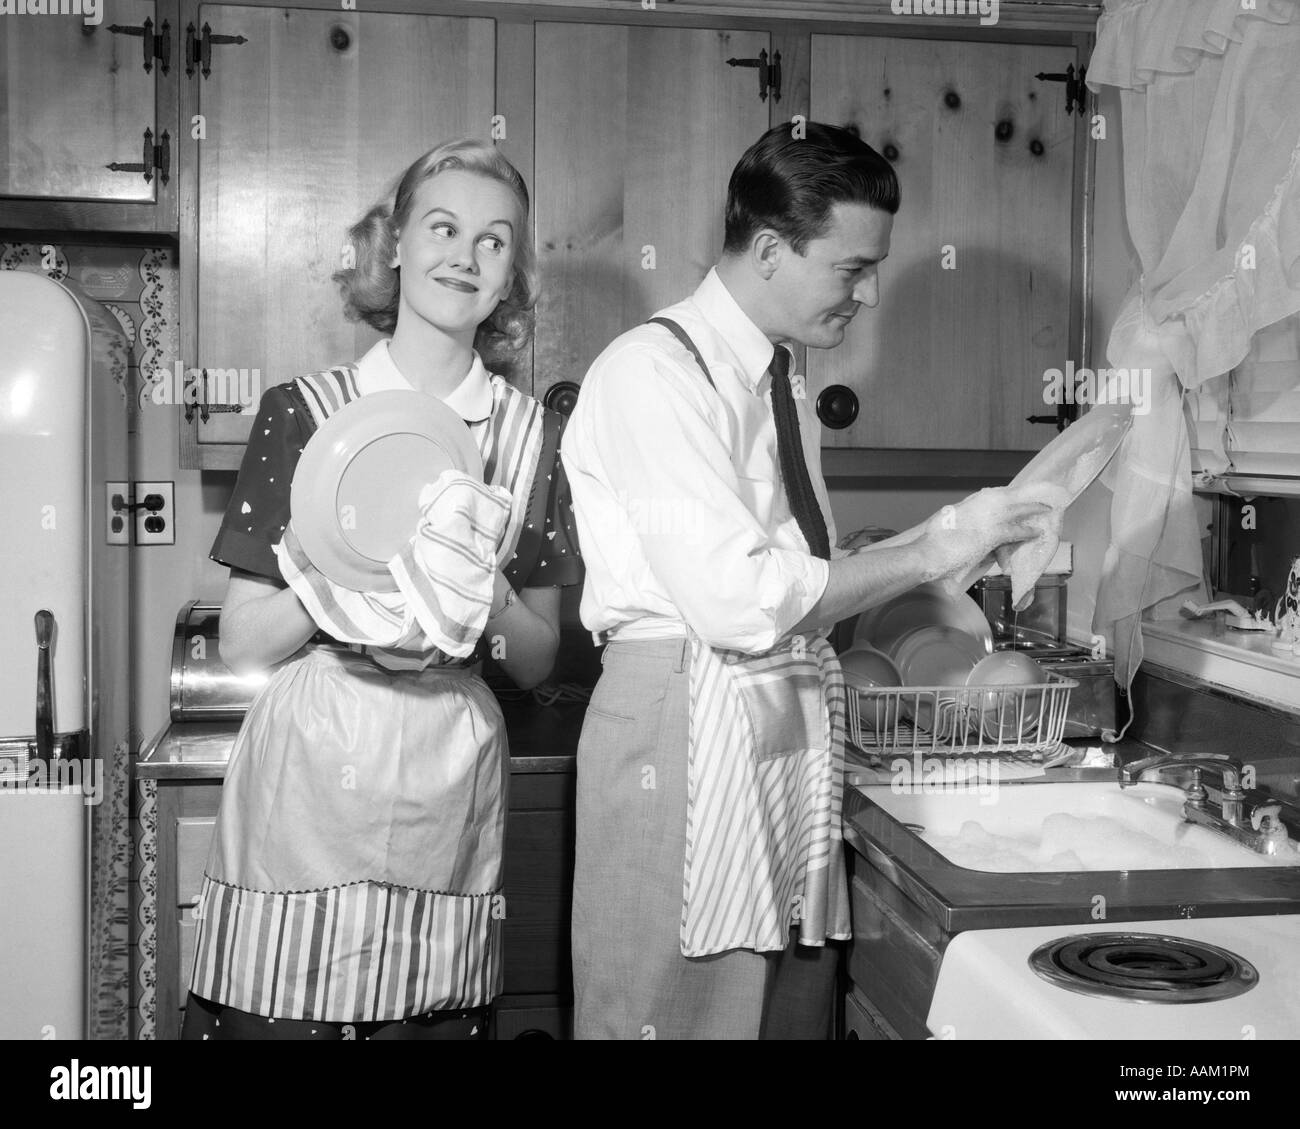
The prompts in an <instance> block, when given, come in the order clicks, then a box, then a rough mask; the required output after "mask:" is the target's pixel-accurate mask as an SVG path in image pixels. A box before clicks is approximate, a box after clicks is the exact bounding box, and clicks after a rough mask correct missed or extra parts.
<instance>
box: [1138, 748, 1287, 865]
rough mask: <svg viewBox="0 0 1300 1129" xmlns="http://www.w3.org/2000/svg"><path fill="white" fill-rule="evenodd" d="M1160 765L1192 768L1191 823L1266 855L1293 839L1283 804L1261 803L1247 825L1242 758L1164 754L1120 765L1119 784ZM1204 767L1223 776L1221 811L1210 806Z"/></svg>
mask: <svg viewBox="0 0 1300 1129" xmlns="http://www.w3.org/2000/svg"><path fill="white" fill-rule="evenodd" d="M1160 768H1189V769H1191V770H1192V783H1191V787H1189V788H1188V789H1187V799H1186V801H1185V802H1184V803H1183V818H1184V819H1185V820H1187V821H1188V822H1189V823H1197V824H1200V825H1201V826H1202V827H1209V828H1211V829H1212V830H1214V831H1218V832H1220V833H1222V834H1224V835H1227V836H1228V837H1229V838H1231V839H1233V840H1235V841H1236V842H1238V843H1241V844H1242V845H1243V846H1246V847H1249V848H1250V849H1251V850H1252V851H1256V852H1258V853H1259V854H1263V855H1275V854H1277V853H1278V850H1279V848H1282V847H1285V846H1286V845H1287V844H1288V843H1289V842H1290V840H1289V839H1288V838H1287V831H1286V826H1285V824H1283V822H1282V819H1281V811H1282V808H1281V805H1280V804H1276V803H1263V804H1257V805H1256V806H1255V810H1254V811H1253V812H1251V816H1250V821H1249V824H1247V822H1246V820H1245V819H1244V812H1245V803H1246V793H1245V792H1244V791H1243V790H1242V787H1241V777H1242V768H1241V762H1240V761H1237V760H1234V759H1233V758H1232V757H1229V756H1224V755H1223V754H1222V753H1198V754H1195V755H1192V756H1179V755H1178V754H1177V753H1160V754H1157V755H1156V756H1151V757H1143V758H1142V759H1141V760H1136V761H1132V762H1130V763H1129V764H1125V765H1120V768H1119V786H1120V787H1121V788H1127V787H1128V786H1129V785H1130V784H1136V783H1137V782H1138V780H1139V779H1141V777H1142V774H1143V773H1144V772H1152V771H1154V770H1156V769H1160ZM1204 768H1209V769H1213V770H1214V771H1215V772H1217V773H1218V774H1219V776H1220V777H1221V778H1222V779H1223V789H1222V792H1221V795H1220V802H1219V811H1218V812H1217V813H1216V812H1213V811H1211V810H1210V809H1209V807H1208V806H1207V805H1206V801H1207V799H1208V798H1209V797H1208V794H1207V793H1206V791H1205V788H1204V786H1203V785H1202V784H1201V770H1202V769H1204Z"/></svg>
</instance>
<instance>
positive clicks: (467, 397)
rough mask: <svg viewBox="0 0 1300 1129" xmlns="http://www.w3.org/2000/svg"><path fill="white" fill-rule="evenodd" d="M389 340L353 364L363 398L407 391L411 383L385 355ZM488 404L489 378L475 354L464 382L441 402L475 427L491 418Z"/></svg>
mask: <svg viewBox="0 0 1300 1129" xmlns="http://www.w3.org/2000/svg"><path fill="white" fill-rule="evenodd" d="M389 340H390V339H389V338H387V337H385V338H384V339H383V340H381V341H376V342H375V344H374V345H373V346H372V347H371V349H370V351H369V352H368V353H366V355H365V356H364V357H362V358H361V359H360V360H359V361H357V388H358V390H359V391H360V392H361V394H362V395H363V396H364V395H366V394H367V393H369V392H388V391H393V390H397V391H406V390H408V389H411V382H410V381H409V380H407V379H406V377H404V376H403V375H402V372H401V370H400V369H399V368H398V367H397V364H396V362H395V361H394V360H393V358H392V357H391V356H390V355H389V352H388V342H389ZM492 402H493V396H492V375H491V373H489V372H488V370H487V369H486V368H484V366H483V361H482V359H481V358H480V357H479V355H478V353H475V354H474V363H473V364H472V365H470V367H469V372H468V373H466V374H465V379H464V380H462V381H461V382H460V383H459V384H458V385H457V386H456V387H455V388H454V389H453V390H452V392H451V394H450V395H449V396H447V397H445V398H444V400H443V403H445V404H446V405H447V407H449V408H451V410H452V411H454V412H455V413H456V414H457V415H458V416H460V418H461V419H463V420H464V421H465V422H466V423H479V422H480V421H481V420H485V419H487V417H488V416H490V415H491V414H492Z"/></svg>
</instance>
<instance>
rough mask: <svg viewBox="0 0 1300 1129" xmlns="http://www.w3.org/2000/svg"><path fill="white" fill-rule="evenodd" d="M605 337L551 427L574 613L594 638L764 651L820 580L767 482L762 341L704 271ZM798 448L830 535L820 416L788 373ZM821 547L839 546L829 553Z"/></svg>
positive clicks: (783, 502)
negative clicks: (560, 467)
mask: <svg viewBox="0 0 1300 1129" xmlns="http://www.w3.org/2000/svg"><path fill="white" fill-rule="evenodd" d="M660 314H661V315H662V316H664V317H667V318H670V319H672V320H673V321H675V322H677V324H678V325H680V326H681V327H682V328H683V329H684V330H685V331H686V332H687V334H688V335H689V336H690V337H691V339H692V340H693V341H694V342H695V346H696V348H697V349H699V351H700V353H701V354H702V355H703V357H704V360H705V363H706V364H707V365H708V367H709V373H710V375H711V376H712V377H713V381H714V384H715V385H716V386H717V391H716V392H715V391H714V390H713V389H712V388H710V387H709V384H708V381H707V380H706V378H705V376H704V373H703V372H701V371H700V367H699V365H698V364H697V363H696V362H695V359H694V358H693V357H692V356H691V354H690V353H689V352H688V351H687V350H686V349H685V348H684V347H683V346H682V345H681V344H680V343H679V342H678V341H677V340H676V338H675V337H673V336H672V335H670V334H669V332H668V330H666V329H665V328H664V327H662V326H657V325H641V326H637V327H636V328H635V329H632V330H629V331H628V332H627V333H624V334H623V335H622V336H620V337H618V338H617V339H615V340H614V342H613V343H612V344H610V346H609V347H608V348H607V349H605V351H604V352H603V353H601V355H600V356H599V357H597V358H596V361H595V363H594V364H593V365H592V366H591V369H590V371H589V372H588V373H587V376H586V379H585V380H584V381H583V385H582V392H581V394H580V395H579V397H578V402H577V407H576V408H575V409H574V412H573V415H572V417H571V418H570V420H569V423H568V426H567V428H566V430H565V434H564V442H563V446H562V457H563V459H564V466H565V470H566V471H567V473H568V476H569V483H570V486H571V488H572V490H573V501H574V511H575V514H576V516H577V521H578V538H579V541H580V543H581V545H582V555H583V560H584V561H585V563H586V567H587V576H586V584H585V586H584V588H583V593H582V604H581V609H580V613H581V616H582V622H583V624H584V625H585V626H586V627H587V628H588V629H589V630H590V631H592V632H593V633H594V634H595V635H596V636H597V638H598V639H600V638H602V637H604V638H617V639H624V640H626V639H634V638H635V639H652V638H664V637H672V636H680V635H683V634H685V624H687V623H689V624H690V626H691V628H692V629H693V630H694V632H695V633H696V634H697V635H698V636H699V637H700V638H701V639H702V640H703V641H704V642H705V643H707V644H709V645H710V646H713V647H725V648H730V649H733V650H738V651H744V652H747V653H751V654H753V653H758V652H762V651H766V650H770V649H771V648H772V647H774V646H775V645H776V644H777V642H778V641H779V640H780V639H781V638H782V637H783V636H785V635H788V634H789V633H790V631H791V630H792V629H793V628H794V626H795V625H796V624H798V623H799V621H800V620H802V619H803V618H804V616H805V615H807V613H808V612H809V611H810V610H811V608H812V607H813V606H814V605H815V604H816V603H817V601H818V599H819V598H820V597H821V595H822V593H823V591H824V590H825V588H826V581H827V578H828V575H829V569H828V566H827V563H826V562H825V561H823V560H820V559H819V558H817V557H814V556H813V555H812V554H811V553H810V551H809V548H808V542H807V541H806V540H805V538H804V536H803V534H802V532H801V531H800V529H799V524H798V522H797V521H796V520H795V517H794V515H793V513H792V512H791V510H790V505H789V502H788V500H787V498H786V494H785V490H784V488H783V487H782V485H781V471H780V464H779V462H778V460H777V446H776V425H775V423H774V421H773V418H772V408H771V403H770V401H771V394H770V385H771V377H770V376H769V375H768V374H767V367H768V365H769V363H770V362H771V359H772V344H771V342H770V341H768V339H767V337H766V336H765V335H764V334H763V333H762V331H761V330H759V328H758V327H757V326H756V325H755V324H754V323H753V322H752V321H751V320H750V319H749V317H748V316H747V315H746V314H745V313H744V312H743V311H742V310H741V308H740V307H739V306H738V305H737V304H736V301H735V299H734V298H732V296H731V294H730V293H729V292H728V290H727V288H726V286H725V285H724V284H723V282H722V280H721V279H720V278H719V277H718V275H717V272H716V271H713V270H711V271H709V273H708V275H707V277H706V278H705V279H704V281H703V282H702V283H701V284H700V287H699V289H698V290H696V292H695V293H694V294H693V295H692V296H691V297H690V298H688V299H686V300H685V301H684V302H679V303H678V304H677V305H675V306H670V307H668V308H667V309H665V310H661V311H660ZM791 385H792V387H793V389H794V396H795V408H796V411H797V412H798V416H799V425H800V432H801V437H802V440H803V449H804V457H805V459H806V460H807V463H808V471H809V474H810V476H811V478H812V483H813V489H814V491H815V493H816V496H817V501H818V504H819V505H820V506H821V510H822V514H823V516H824V517H825V519H826V528H827V531H828V532H829V534H830V542H831V544H832V545H834V544H835V541H836V534H835V524H834V520H833V518H832V516H831V510H830V502H829V499H828V497H827V494H826V484H825V482H824V481H823V479H822V475H821V437H820V425H819V424H818V421H817V418H816V416H815V414H814V413H813V412H812V410H811V408H810V406H809V404H808V401H807V399H806V396H805V393H804V381H803V378H802V377H800V376H795V375H792V376H791ZM835 555H839V554H838V553H837V554H835Z"/></svg>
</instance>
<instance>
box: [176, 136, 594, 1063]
mask: <svg viewBox="0 0 1300 1129" xmlns="http://www.w3.org/2000/svg"><path fill="white" fill-rule="evenodd" d="M527 219H528V193H527V189H526V188H525V186H524V183H523V180H522V178H521V177H520V176H519V173H518V172H517V171H516V170H515V169H514V168H513V166H511V165H510V163H509V162H508V161H506V160H505V159H504V158H503V157H502V156H501V155H500V154H499V153H497V151H496V150H495V149H494V148H493V147H492V146H491V145H488V144H484V143H482V142H478V141H472V140H459V141H452V142H449V143H447V144H445V145H441V146H439V147H438V148H436V149H434V150H433V151H431V152H430V153H427V154H426V155H425V156H423V157H421V158H420V159H419V160H418V161H416V162H415V163H414V164H413V165H412V166H411V167H410V168H409V169H408V170H407V171H406V173H405V174H404V175H403V176H402V178H401V180H400V182H399V184H398V187H397V190H396V193H395V195H394V197H393V199H392V201H391V203H387V202H386V203H384V204H380V205H378V206H376V207H375V208H373V209H371V211H370V212H368V213H367V214H366V216H365V217H363V218H362V220H361V221H360V222H359V223H358V224H357V225H356V226H355V227H353V229H352V231H351V240H352V248H353V251H354V253H355V262H354V264H352V265H349V266H348V268H347V269H345V270H342V271H339V272H338V273H337V274H336V275H335V276H334V277H335V279H336V280H337V281H338V282H339V284H340V287H341V289H342V291H343V293H344V299H345V304H346V307H347V313H348V316H349V317H350V318H352V319H361V320H364V321H365V322H367V323H368V324H370V325H372V326H374V327H375V328H376V329H378V330H380V331H381V332H385V333H391V334H392V337H391V339H385V340H382V341H380V342H379V343H378V344H377V345H375V346H374V348H373V349H371V350H370V351H369V352H368V353H366V355H365V356H364V357H362V358H361V359H360V360H359V361H358V362H357V363H356V364H354V365H349V366H345V367H343V368H340V369H334V370H331V371H330V372H325V373H315V374H312V375H311V376H307V377H303V378H301V379H299V380H297V381H294V382H293V383H292V384H285V385H280V386H278V387H276V388H272V389H271V390H270V391H268V392H267V393H266V395H265V396H263V398H262V402H261V404H260V405H259V408H258V414H257V419H256V422H255V424H254V426H253V428H252V433H251V436H250V441H249V445H248V449H247V451H246V453H245V455H244V460H243V464H242V467H241V469H240V474H239V481H238V483H237V485H236V487H235V493H234V496H233V498H232V499H231V502H230V507H229V509H228V510H227V512H226V517H225V521H224V523H223V525H222V527H221V531H220V533H219V534H218V536H217V541H216V544H215V545H214V547H213V550H212V557H213V559H214V560H217V561H220V562H221V563H224V564H226V565H229V566H230V570H231V571H230V580H229V584H228V587H227V590H226V598H225V602H224V604H223V606H222V614H221V654H222V658H223V659H224V660H225V661H226V663H227V665H229V666H230V667H231V668H232V669H235V670H246V669H251V668H258V667H267V666H272V665H274V664H276V663H281V662H283V665H281V666H280V667H279V668H278V669H277V670H276V671H275V672H274V673H273V675H272V676H271V678H270V680H269V682H268V684H267V685H266V687H265V688H264V689H263V690H262V692H261V693H260V694H259V696H258V697H257V699H256V701H254V703H253V704H252V706H251V707H250V709H249V712H248V716H247V717H246V719H245V721H244V725H243V728H242V729H241V730H240V734H239V738H238V740H237V741H236V744H235V749H234V752H233V754H232V756H231V761H230V766H229V769H228V771H227V774H226V782H225V787H224V790H223V795H222V804H221V811H220V814H219V816H218V820H217V831H216V836H215V839H214V842H213V847H212V851H211V854H210V856H209V859H208V867H207V871H206V873H205V877H204V884H203V891H202V894H201V898H200V904H199V906H198V907H196V915H197V916H198V919H199V935H198V939H197V943H196V957H195V966H194V971H193V977H192V979H191V984H190V988H191V992H190V996H189V1003H188V1006H187V1009H186V1016H185V1024H184V1030H183V1034H182V1037H183V1038H191V1039H199V1038H241V1037H247V1038H285V1037H288V1038H318V1039H339V1038H376V1039H378V1038H403V1037H409V1038H474V1037H477V1038H482V1037H483V1036H484V1035H485V1032H486V1022H485V1021H486V1009H487V1005H488V1003H489V1002H490V1001H491V999H492V997H493V996H494V995H495V994H496V992H497V991H498V990H499V987H500V981H501V939H500V927H501V918H502V916H503V910H504V902H503V899H502V896H501V893H500V888H501V841H502V831H503V825H504V818H505V790H506V780H507V768H508V763H507V755H508V754H507V750H506V741H505V733H504V727H503V722H502V717H501V712H500V710H499V708H498V707H497V704H496V701H495V699H494V698H493V696H492V694H491V692H490V691H489V690H488V689H487V687H486V685H485V684H484V683H483V681H482V680H481V679H480V678H479V677H478V675H477V673H476V672H475V671H474V670H473V669H471V667H470V663H472V662H473V659H469V660H463V661H453V660H450V659H449V658H448V657H447V656H445V655H443V654H441V653H440V652H437V651H433V652H430V653H424V654H414V655H413V654H411V653H410V652H409V651H397V650H388V651H385V650H380V649H375V648H355V647H353V648H350V649H349V648H344V647H343V646H342V645H341V644H339V645H334V646H329V645H326V646H320V647H316V648H313V649H311V650H305V649H304V645H305V644H306V643H307V642H308V640H309V639H311V638H312V637H313V636H314V635H315V634H316V632H317V625H316V623H315V622H313V620H312V618H311V617H310V616H309V614H308V613H307V611H306V609H305V608H304V606H303V604H302V603H301V602H300V601H299V599H298V597H297V596H296V595H295V594H294V592H293V590H292V589H291V588H289V587H287V586H286V585H285V583H284V581H283V579H281V575H280V570H279V567H278V565H277V563H276V555H275V550H274V546H275V545H276V543H277V542H278V541H279V540H280V539H281V538H282V536H283V532H284V529H285V526H286V525H287V524H288V522H289V485H290V483H291V481H292V479H293V472H294V467H295V466H296V463H297V459H298V456H299V454H300V453H301V451H302V448H303V446H304V445H305V443H306V442H307V440H308V438H309V437H310V435H311V433H312V432H313V431H314V430H315V428H316V427H317V426H318V425H319V424H320V422H322V420H323V419H325V418H327V417H328V416H329V415H330V414H331V413H332V412H333V411H334V410H337V409H338V408H339V407H341V406H342V405H343V404H345V403H347V402H350V401H351V400H353V399H355V398H356V397H357V396H365V395H367V394H369V393H372V392H376V391H382V390H385V389H393V388H398V389H415V390H416V391H419V392H424V393H426V394H428V395H431V396H436V397H438V398H439V399H441V400H443V401H445V402H446V403H447V404H448V405H449V406H450V407H452V408H453V409H454V410H456V411H457V412H458V413H459V414H460V415H461V417H462V418H463V419H464V420H465V421H466V423H467V424H468V426H469V428H470V431H471V433H472V434H473V436H474V438H475V439H476V440H477V442H478V446H479V449H480V451H481V453H482V455H483V463H484V468H485V469H484V478H485V481H486V482H487V483H488V484H490V485H499V486H502V487H504V488H505V489H506V490H508V491H509V493H510V496H511V507H510V515H509V519H508V522H507V525H506V531H505V534H504V537H505V540H506V543H507V546H508V547H509V551H507V552H506V553H505V554H504V555H503V556H502V557H500V558H499V559H504V560H507V561H508V562H509V564H508V565H506V566H505V568H504V569H503V570H500V571H498V573H497V575H496V579H495V592H494V597H493V600H492V604H491V608H490V611H489V615H488V621H487V626H486V628H485V629H484V632H483V637H484V639H489V638H490V639H491V640H492V653H493V655H494V657H497V658H498V660H499V662H500V664H501V666H502V667H503V668H504V669H505V671H506V673H507V674H509V675H510V676H511V677H512V678H513V679H514V680H515V681H516V682H517V683H518V684H519V685H520V686H522V687H525V688H527V687H530V686H533V685H536V684H537V683H538V682H539V681H541V679H543V678H544V677H545V676H546V674H547V673H548V672H549V670H550V668H551V665H552V662H553V660H554V657H555V650H556V645H557V641H558V637H559V630H558V624H559V604H560V591H559V588H560V586H563V585H568V584H573V583H576V582H577V581H578V580H579V579H580V577H581V565H580V562H579V559H578V553H577V548H576V540H575V538H574V536H573V532H572V520H573V519H572V516H571V514H570V509H569V497H568V486H567V483H566V481H565V479H564V476H563V472H562V469H561V466H560V464H559V461H558V458H557V448H558V443H559V434H560V423H561V422H562V421H561V417H559V416H558V415H556V414H555V413H552V412H548V411H544V410H543V409H542V407H541V405H540V404H538V403H537V402H536V401H535V400H532V399H531V398H530V397H528V396H525V395H523V394H522V393H520V392H517V391H515V390H514V389H512V388H511V387H510V386H509V385H508V384H507V383H506V382H505V381H504V380H503V379H502V378H501V377H499V376H492V375H491V374H490V373H489V372H488V371H487V369H486V368H485V367H484V364H483V361H482V360H481V359H480V353H485V354H486V355H487V356H488V357H489V359H491V358H493V357H501V356H502V355H504V354H508V353H512V352H515V351H517V350H518V349H520V348H521V347H523V346H524V345H526V344H527V342H528V340H529V339H530V336H531V331H532V307H533V305H534V302H535V300H536V293H535V281H534V279H535V272H534V266H533V259H532V253H531V247H530V245H529V241H528V238H527V230H526V228H527ZM516 593H517V594H518V598H516ZM482 650H483V646H482V644H480V652H481V651H482ZM285 660H287V661H285Z"/></svg>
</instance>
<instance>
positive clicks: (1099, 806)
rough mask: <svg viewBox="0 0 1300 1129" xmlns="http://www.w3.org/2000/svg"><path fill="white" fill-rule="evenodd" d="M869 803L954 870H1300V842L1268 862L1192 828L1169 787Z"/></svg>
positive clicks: (1063, 788) (1076, 788)
mask: <svg viewBox="0 0 1300 1129" xmlns="http://www.w3.org/2000/svg"><path fill="white" fill-rule="evenodd" d="M859 790H860V791H861V793H862V795H863V796H864V797H865V798H866V799H868V800H870V801H871V802H872V803H873V804H875V805H877V806H878V807H880V808H881V809H883V810H884V811H885V812H886V813H888V815H890V816H891V817H892V818H893V819H894V820H895V821H897V822H898V823H899V824H901V825H902V826H903V827H904V828H905V829H906V830H908V831H911V832H912V833H913V834H915V835H917V836H918V837H919V838H920V839H921V840H922V841H923V842H924V843H926V844H928V845H929V846H930V847H931V848H933V849H934V850H935V851H936V852H938V854H939V855H941V856H942V857H943V858H944V859H945V860H947V861H948V862H950V863H952V864H953V865H955V866H958V867H962V868H964V869H967V870H975V871H983V872H990V873H1021V874H1023V873H1041V872H1079V871H1118V872H1121V873H1124V872H1129V871H1151V870H1163V871H1168V870H1206V869H1216V870H1217V869H1224V868H1253V867H1295V866H1300V852H1298V851H1297V849H1296V845H1295V843H1294V841H1291V842H1290V843H1288V844H1284V845H1283V846H1282V847H1281V848H1280V849H1279V851H1278V853H1277V854H1276V855H1266V854H1260V853H1258V852H1256V851H1253V850H1251V849H1250V848H1249V847H1247V846H1244V845H1242V844H1240V843H1237V842H1234V841H1233V840H1232V839H1230V838H1228V837H1227V836H1226V835H1224V834H1222V833H1220V832H1218V831H1216V830H1213V829H1211V828H1207V827H1201V826H1197V825H1195V824H1192V823H1188V822H1187V821H1185V820H1184V818H1183V802H1184V800H1185V799H1186V793H1185V792H1184V791H1183V790H1182V789H1181V788H1176V787H1173V786H1171V785H1168V784H1145V783H1144V784H1137V785H1134V786H1132V787H1129V788H1125V789H1121V788H1120V787H1119V785H1118V784H1117V783H1115V782H1114V781H1109V782H1105V783H1101V782H1098V783H1080V782H1069V783H1046V784H1037V783H1036V784H1033V785H1018V784H1003V785H1001V786H998V787H994V788H991V789H990V788H987V787H983V788H980V789H976V788H971V789H930V788H921V789H913V790H903V789H895V788H893V787H891V786H889V785H873V786H861V787H860V788H859Z"/></svg>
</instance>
